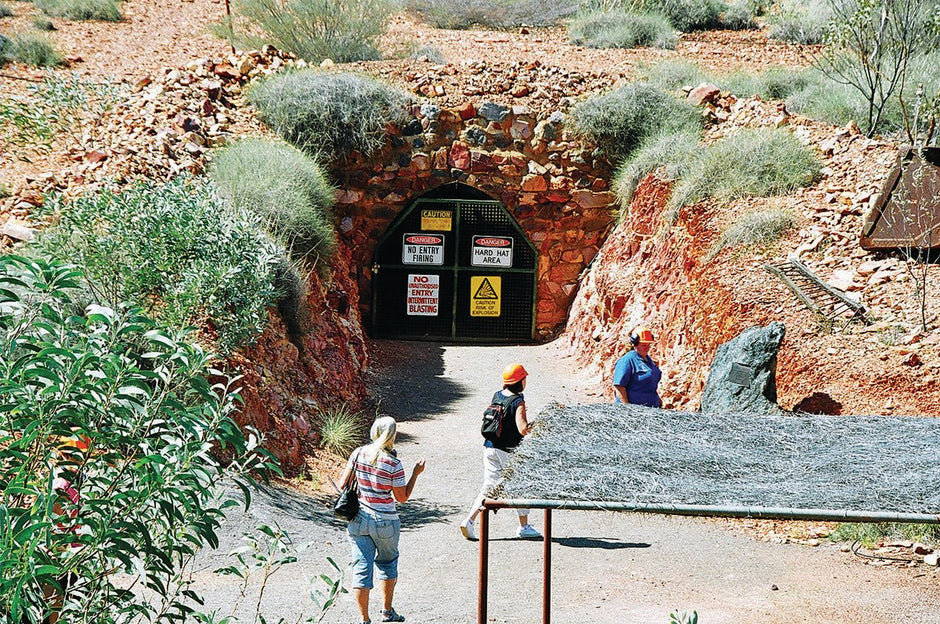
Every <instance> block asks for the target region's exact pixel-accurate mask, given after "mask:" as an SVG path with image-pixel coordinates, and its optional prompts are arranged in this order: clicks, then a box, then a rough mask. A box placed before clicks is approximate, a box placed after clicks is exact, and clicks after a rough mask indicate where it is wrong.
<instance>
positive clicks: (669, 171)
mask: <svg viewBox="0 0 940 624" xmlns="http://www.w3.org/2000/svg"><path fill="white" fill-rule="evenodd" d="M699 140H700V136H699V134H698V133H697V132H690V131H687V130H686V131H680V132H674V133H671V134H660V135H657V136H654V137H652V138H650V139H649V140H647V141H646V142H645V143H644V144H643V145H642V147H640V149H638V150H637V151H636V152H634V153H633V154H631V155H630V157H629V158H627V159H626V160H624V161H623V163H622V164H621V165H620V167H618V168H617V171H616V172H615V174H614V193H615V194H616V195H617V201H618V203H619V204H620V206H621V208H622V210H624V211H626V210H627V208H628V207H629V206H630V202H631V201H632V200H633V193H634V192H635V191H636V187H637V184H639V183H640V180H642V179H643V178H645V177H646V176H647V175H648V174H650V173H652V172H654V171H657V170H659V171H660V177H661V178H662V179H664V180H676V179H678V178H680V177H682V175H683V174H685V173H686V171H687V170H688V168H689V165H690V164H691V162H692V160H693V159H694V158H695V156H696V155H697V154H698V152H699V151H701V150H702V149H704V148H703V147H702V146H701V145H700V143H699Z"/></svg>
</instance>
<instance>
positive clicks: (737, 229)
mask: <svg viewBox="0 0 940 624" xmlns="http://www.w3.org/2000/svg"><path fill="white" fill-rule="evenodd" d="M795 223H796V219H795V218H794V216H793V214H792V213H790V212H788V211H786V210H783V209H781V208H772V209H770V210H763V211H760V212H747V213H745V214H743V215H741V216H740V217H738V218H737V219H736V220H735V221H734V223H732V224H731V225H729V226H728V227H727V228H726V229H725V230H724V231H722V233H721V236H719V237H718V240H717V241H716V242H715V244H714V245H713V246H712V248H711V249H710V250H709V252H708V253H707V254H706V256H705V258H706V259H707V260H711V259H712V258H714V257H715V256H717V255H718V254H719V253H720V252H721V251H722V250H723V249H727V248H728V247H734V246H736V245H769V244H771V243H773V242H776V241H777V240H778V239H779V238H780V237H781V236H783V233H784V232H786V231H787V230H789V229H790V228H792V227H793V225H794V224H795Z"/></svg>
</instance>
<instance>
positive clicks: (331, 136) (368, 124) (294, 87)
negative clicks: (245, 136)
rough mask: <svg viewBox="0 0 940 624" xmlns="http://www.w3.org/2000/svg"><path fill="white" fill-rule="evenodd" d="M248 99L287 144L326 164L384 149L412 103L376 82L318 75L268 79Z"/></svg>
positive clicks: (303, 73)
mask: <svg viewBox="0 0 940 624" xmlns="http://www.w3.org/2000/svg"><path fill="white" fill-rule="evenodd" d="M248 99H249V101H250V102H251V103H252V105H254V106H255V108H257V109H258V112H259V114H260V116H261V119H262V120H263V121H264V122H265V123H266V124H268V125H269V126H271V128H272V129H273V130H274V131H275V132H277V133H278V134H279V135H280V136H281V137H282V138H283V139H285V140H286V141H288V142H290V143H292V144H293V145H295V146H296V147H298V148H300V149H302V150H303V151H305V152H306V153H307V154H309V155H311V156H313V157H315V158H321V159H322V160H323V161H324V162H331V161H334V160H337V159H339V158H345V157H347V156H349V155H350V154H351V153H352V152H354V151H358V152H360V153H362V154H364V155H367V156H368V155H370V154H372V153H373V152H375V151H376V150H378V149H379V148H381V147H382V146H383V145H385V137H386V126H388V125H389V124H400V123H403V122H404V121H405V120H406V119H407V108H406V107H407V104H408V102H409V100H410V98H409V96H408V94H406V93H404V92H403V91H400V90H398V89H395V88H393V87H390V86H388V85H386V84H384V83H382V82H379V81H378V80H375V79H373V78H368V77H366V76H361V75H359V74H352V73H326V72H322V71H318V70H314V69H306V70H300V71H289V72H285V73H282V74H278V75H276V76H273V77H271V78H268V79H266V80H264V81H262V82H260V83H259V84H258V85H257V86H255V87H254V88H252V89H251V91H250V92H249V94H248Z"/></svg>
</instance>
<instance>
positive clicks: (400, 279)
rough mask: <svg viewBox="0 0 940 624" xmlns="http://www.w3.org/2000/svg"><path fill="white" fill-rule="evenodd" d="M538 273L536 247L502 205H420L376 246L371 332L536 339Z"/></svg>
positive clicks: (444, 201) (423, 336) (452, 202)
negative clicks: (534, 337)
mask: <svg viewBox="0 0 940 624" xmlns="http://www.w3.org/2000/svg"><path fill="white" fill-rule="evenodd" d="M537 267H538V252H537V251H536V249H535V246H534V245H532V243H531V242H529V240H528V238H526V236H525V234H524V233H523V232H522V229H521V228H520V227H519V224H518V223H516V221H515V219H513V218H512V215H510V214H509V212H508V211H507V210H506V208H505V207H504V206H503V205H502V204H501V203H500V202H498V201H493V200H480V199H418V200H417V201H416V202H415V203H414V204H412V205H411V207H409V208H408V209H407V210H405V211H404V212H402V213H401V214H400V215H399V216H398V218H397V219H395V221H394V222H393V223H392V224H391V226H390V227H389V229H388V231H387V232H386V233H385V236H384V237H383V238H382V240H381V241H379V244H378V246H377V247H376V251H375V265H374V266H373V271H374V272H373V282H372V295H373V300H372V333H373V335H374V336H377V337H384V338H405V339H418V340H421V339H427V340H438V339H455V340H461V341H480V342H524V341H528V340H532V338H533V336H534V332H535V294H536V280H537V274H536V269H537Z"/></svg>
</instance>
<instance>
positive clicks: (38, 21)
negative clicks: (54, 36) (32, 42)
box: [33, 13, 56, 32]
mask: <svg viewBox="0 0 940 624" xmlns="http://www.w3.org/2000/svg"><path fill="white" fill-rule="evenodd" d="M33 28H35V29H36V30H45V31H46V32H49V31H53V30H55V29H56V27H55V24H53V23H52V20H51V19H49V18H48V17H46V16H45V15H40V14H39V13H37V14H35V15H33Z"/></svg>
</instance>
